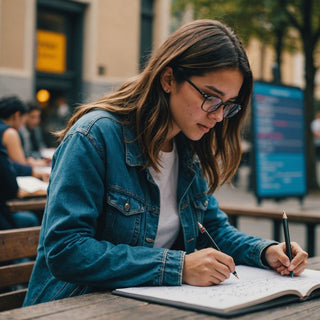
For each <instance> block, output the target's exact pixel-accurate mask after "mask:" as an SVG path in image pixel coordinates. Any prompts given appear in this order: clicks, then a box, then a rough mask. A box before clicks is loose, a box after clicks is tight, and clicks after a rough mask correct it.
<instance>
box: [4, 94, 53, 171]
mask: <svg viewBox="0 0 320 320" xmlns="http://www.w3.org/2000/svg"><path fill="white" fill-rule="evenodd" d="M27 112H28V109H27V106H26V104H25V103H24V102H23V101H21V100H20V99H19V98H18V97H16V96H7V97H2V98H1V99H0V137H1V142H2V143H3V145H4V147H5V148H6V150H7V152H8V156H9V158H10V159H11V160H12V161H14V162H18V163H20V164H24V165H30V166H32V167H35V166H45V165H47V163H46V162H45V161H44V160H42V159H40V160H36V159H33V158H32V157H29V158H28V159H26V157H25V154H24V150H23V147H22V144H21V137H20V135H19V130H20V129H21V127H22V126H23V124H24V123H25V121H26V120H27Z"/></svg>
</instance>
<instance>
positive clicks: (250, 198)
mask: <svg viewBox="0 0 320 320" xmlns="http://www.w3.org/2000/svg"><path fill="white" fill-rule="evenodd" d="M249 173H250V169H249V167H245V166H243V167H240V168H239V179H238V183H237V185H236V186H230V185H224V186H222V187H221V188H219V189H218V190H217V191H216V192H215V194H214V195H215V197H216V198H217V200H218V201H219V204H220V206H223V205H229V206H230V205H232V206H234V205H236V206H243V207H250V208H260V209H271V210H272V211H274V210H279V212H282V211H283V210H285V211H286V213H287V216H288V221H289V225H290V211H294V212H301V214H303V212H308V213H312V214H317V215H318V214H319V216H320V190H319V191H313V192H310V193H309V194H307V195H306V197H305V198H304V200H303V202H301V201H300V200H299V199H297V198H287V199H284V200H281V201H275V200H272V199H265V200H262V202H261V203H260V204H258V201H257V199H256V197H255V195H254V193H253V191H251V190H249V188H248V185H249V184H248V181H249V179H248V178H249ZM318 179H319V180H318V181H319V184H320V163H319V165H318ZM238 229H239V230H240V231H243V232H245V233H248V234H251V235H255V236H259V237H262V238H267V239H272V222H271V221H270V220H267V219H261V218H246V217H240V218H239V221H238ZM290 237H291V241H296V242H298V243H299V244H300V245H301V246H302V247H303V248H304V249H306V230H305V226H304V225H302V224H296V223H295V224H291V225H290ZM316 239H317V241H316V255H320V225H318V226H317V227H316Z"/></svg>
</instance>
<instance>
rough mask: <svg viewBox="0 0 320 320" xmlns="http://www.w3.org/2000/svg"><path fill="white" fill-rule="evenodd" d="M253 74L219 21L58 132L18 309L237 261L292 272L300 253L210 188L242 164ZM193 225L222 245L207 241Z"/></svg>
mask: <svg viewBox="0 0 320 320" xmlns="http://www.w3.org/2000/svg"><path fill="white" fill-rule="evenodd" d="M251 91H252V74H251V71H250V67H249V63H248V59H247V57H246V54H245V52H244V50H243V48H242V46H241V43H240V42H239V40H238V38H237V37H236V36H235V35H234V34H233V33H232V32H231V31H230V30H229V29H228V28H227V27H225V26H224V25H222V24H221V23H219V22H217V21H212V20H200V21H195V22H192V23H190V24H187V25H185V26H183V27H181V28H180V29H179V30H177V31H176V32H175V33H173V34H172V35H171V36H170V37H169V39H168V40H167V41H166V42H165V43H164V44H163V45H162V47H161V48H160V49H159V50H158V51H157V52H156V53H155V54H154V56H153V57H152V58H151V59H150V61H149V63H148V65H147V66H146V68H145V70H144V71H143V72H142V73H141V74H140V75H138V76H137V77H136V78H134V79H131V80H129V81H128V82H126V83H124V84H123V85H122V87H121V88H119V90H117V91H116V92H114V93H112V94H110V95H109V96H106V97H104V98H102V99H100V100H99V101H97V102H94V103H92V104H89V105H86V106H83V107H81V108H80V109H79V110H78V112H77V113H76V114H75V115H74V116H73V117H72V118H71V120H70V122H69V124H68V126H67V128H66V129H65V130H64V131H62V132H60V138H61V140H62V141H61V144H60V146H59V147H58V149H57V150H56V152H55V155H54V157H53V168H52V173H51V181H50V184H49V189H48V201H47V206H46V210H45V214H44V218H43V224H42V230H41V235H40V245H39V250H38V256H37V260H36V264H35V268H34V270H33V274H32V277H31V281H30V285H29V289H28V293H27V296H26V300H25V305H31V304H36V303H39V302H44V301H50V300H55V299H61V298H65V297H68V296H73V295H80V294H84V293H87V292H92V291H95V290H102V289H106V288H114V287H126V286H138V285H181V284H182V283H188V284H191V285H197V286H209V285H213V284H219V283H221V282H222V281H224V280H225V279H227V278H228V277H229V276H230V273H231V272H234V271H235V263H239V264H240V263H241V264H248V265H253V266H259V267H265V268H266V267H271V268H274V269H276V270H277V271H278V272H280V273H282V274H289V272H290V271H291V270H292V271H293V272H294V274H295V275H299V274H300V273H301V272H302V271H303V270H304V268H305V267H306V258H307V253H306V252H304V251H303V250H302V249H301V248H300V246H299V245H298V244H296V243H292V251H293V256H294V258H293V260H292V261H291V263H290V261H289V259H288V257H287V256H286V254H285V246H284V244H278V243H276V242H274V241H269V240H262V239H260V238H256V237H253V236H248V235H245V234H243V233H240V232H239V231H238V230H236V229H235V228H233V227H232V226H231V225H230V224H229V223H228V219H227V216H226V215H225V213H223V212H222V211H221V210H219V208H218V203H217V201H216V199H215V198H214V196H213V195H212V193H213V191H214V190H215V189H216V188H217V187H218V186H220V185H221V184H222V183H224V182H226V181H228V180H230V179H231V177H232V176H233V174H234V173H235V171H236V169H237V166H238V164H239V160H240V156H241V154H240V137H239V130H240V125H241V124H242V122H243V119H244V117H245V114H246V111H247V108H248V101H249V98H250V95H251ZM198 222H199V223H201V224H203V225H204V226H205V227H206V228H207V230H208V232H209V233H210V234H211V235H212V236H213V237H214V239H215V241H216V242H217V244H218V246H219V247H220V249H221V251H222V252H220V251H217V250H215V249H213V248H208V247H209V246H210V245H209V243H207V241H206V239H205V238H202V237H201V234H200V232H199V228H198Z"/></svg>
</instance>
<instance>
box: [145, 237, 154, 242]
mask: <svg viewBox="0 0 320 320" xmlns="http://www.w3.org/2000/svg"><path fill="white" fill-rule="evenodd" d="M146 241H147V242H149V243H152V242H154V240H153V239H151V238H146Z"/></svg>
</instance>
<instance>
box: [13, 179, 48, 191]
mask: <svg viewBox="0 0 320 320" xmlns="http://www.w3.org/2000/svg"><path fill="white" fill-rule="evenodd" d="M17 183H18V186H19V188H20V189H23V190H25V191H28V192H30V193H33V192H36V191H38V190H44V191H46V190H47V188H48V182H44V181H42V180H40V179H37V178H35V177H31V176H26V177H17Z"/></svg>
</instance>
